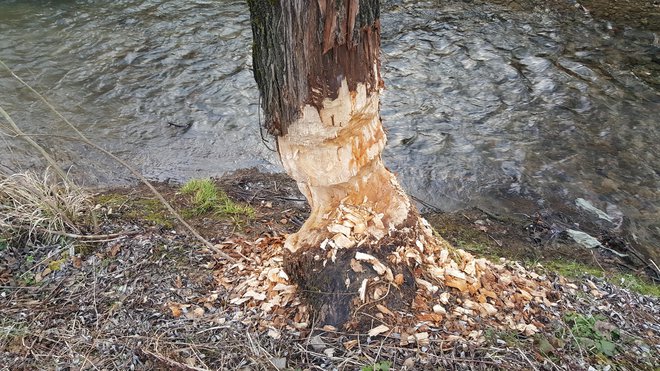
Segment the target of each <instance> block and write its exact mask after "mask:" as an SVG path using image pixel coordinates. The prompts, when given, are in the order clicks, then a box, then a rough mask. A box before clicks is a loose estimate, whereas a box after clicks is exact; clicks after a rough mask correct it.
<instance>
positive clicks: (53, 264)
mask: <svg viewBox="0 0 660 371" xmlns="http://www.w3.org/2000/svg"><path fill="white" fill-rule="evenodd" d="M66 260H67V259H66V258H62V259H58V260H52V261H50V262H49V263H48V268H49V269H50V270H51V271H53V272H56V271H59V270H60V269H62V264H64V263H65V262H66Z"/></svg>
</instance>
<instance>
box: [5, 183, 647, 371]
mask: <svg viewBox="0 0 660 371" xmlns="http://www.w3.org/2000/svg"><path fill="white" fill-rule="evenodd" d="M215 184H216V186H217V188H218V189H219V190H220V191H221V193H222V192H224V193H225V194H226V195H228V198H227V200H228V201H224V198H222V197H216V200H219V199H222V200H223V201H219V202H222V203H223V205H224V206H223V207H222V208H218V207H216V206H213V205H212V206H210V208H207V209H203V208H200V204H199V203H198V202H197V201H195V198H194V197H193V195H191V194H190V193H186V192H184V191H183V190H182V188H181V186H180V185H175V184H158V185H157V189H158V190H159V191H160V192H161V193H162V194H163V195H164V197H165V198H166V199H167V200H168V201H169V202H170V203H172V205H173V206H174V208H175V209H176V210H177V211H178V212H179V213H180V214H182V215H183V216H184V217H185V218H186V220H187V222H188V223H190V224H191V225H192V226H193V227H194V228H195V229H196V230H197V231H199V233H200V234H202V235H203V236H204V238H206V239H207V240H208V241H210V243H211V244H213V246H214V249H210V248H208V247H205V246H204V245H203V244H202V243H200V242H199V241H198V240H196V239H194V238H191V237H189V236H188V235H187V233H186V231H185V229H183V228H182V227H181V226H180V225H179V224H178V223H177V221H176V220H175V219H174V218H173V217H171V216H170V215H169V214H168V213H167V211H166V209H165V208H164V207H163V206H162V205H161V204H160V202H159V201H158V200H156V199H155V197H153V196H152V195H151V194H150V193H149V192H148V191H147V190H146V188H143V187H134V188H121V189H112V190H104V191H100V192H97V193H95V194H94V195H93V197H92V203H91V205H92V209H93V210H94V212H95V215H96V220H97V221H96V225H94V223H90V224H89V225H88V226H87V227H81V230H80V233H79V234H73V233H70V236H69V237H66V238H58V239H56V240H55V241H51V242H50V243H48V244H44V243H40V242H39V241H38V240H34V239H33V240H32V242H29V241H28V240H27V239H25V238H23V240H22V241H21V240H20V239H17V240H16V241H11V240H10V239H8V236H5V240H4V241H3V242H2V244H3V245H2V248H1V249H0V256H1V257H2V258H1V259H0V261H1V262H2V266H0V287H1V289H0V295H1V296H2V297H3V300H2V302H1V304H0V306H1V308H0V313H1V314H0V316H1V318H0V324H1V325H0V326H1V327H0V329H1V330H2V332H1V333H0V349H1V355H0V358H1V359H2V364H3V365H5V367H7V368H8V369H34V368H38V369H59V368H64V367H73V368H81V369H84V368H99V369H127V368H131V367H133V368H135V369H156V368H169V369H184V370H198V369H310V370H312V369H324V370H325V369H332V368H339V369H349V370H351V369H363V370H370V369H371V370H376V369H379V368H378V367H374V365H378V366H385V365H390V366H391V367H392V369H397V370H398V369H436V368H437V367H445V368H447V369H504V368H509V369H511V368H513V369H571V370H575V369H585V370H586V369H589V367H593V368H594V369H609V368H608V367H619V368H621V369H630V370H633V369H635V370H637V369H648V370H652V369H654V368H657V367H658V366H660V365H659V364H658V363H657V359H658V356H659V354H660V353H659V351H660V349H659V348H658V344H660V328H659V327H658V325H657V320H656V319H657V318H658V316H660V299H658V295H659V292H658V291H659V289H658V286H657V285H653V284H650V283H648V282H646V281H644V280H642V279H641V278H640V277H639V274H633V273H632V272H631V271H623V270H622V266H621V265H620V264H618V263H616V259H614V257H612V256H609V255H608V251H607V250H603V251H599V250H598V249H596V250H586V249H585V248H582V247H578V246H571V245H570V244H569V243H568V242H567V241H563V240H562V239H561V238H555V239H551V238H547V236H546V234H544V233H545V232H544V229H543V228H544V222H543V220H542V219H529V220H523V219H517V220H516V219H512V218H509V217H503V216H496V215H489V214H487V213H484V212H482V211H479V210H464V211H460V212H456V213H451V214H429V215H427V218H428V219H429V220H430V222H431V223H432V224H433V225H434V227H435V228H436V230H437V231H438V232H439V233H440V234H441V235H443V236H444V237H445V238H447V239H448V240H449V241H450V242H451V243H452V244H453V245H454V246H456V247H459V248H463V249H465V250H467V251H471V252H472V253H474V254H475V255H477V256H486V257H488V258H489V259H490V260H492V261H496V262H499V263H501V264H503V265H504V266H508V267H511V269H515V270H517V269H522V270H524V271H525V272H527V271H529V272H531V273H526V274H530V275H533V276H535V277H539V279H542V280H544V281H546V282H550V283H552V287H553V288H554V289H555V290H556V291H557V293H558V295H559V296H558V297H559V299H558V300H556V303H555V304H556V305H553V306H551V307H548V316H549V318H556V320H553V321H551V322H549V323H548V324H545V326H543V327H542V329H540V330H539V331H538V332H536V333H534V332H533V331H532V332H529V328H528V329H522V330H516V329H510V328H509V329H504V328H497V327H489V326H488V325H486V324H485V322H484V324H483V325H481V326H480V327H479V331H477V332H475V331H470V332H467V331H466V332H465V333H461V331H458V330H456V329H455V328H453V327H452V326H449V325H450V323H448V322H445V323H443V322H442V321H440V322H437V323H436V322H433V321H431V320H428V321H427V323H426V324H424V323H422V324H421V325H420V327H417V328H414V329H408V330H410V331H411V332H412V334H411V335H410V336H411V338H410V339H408V338H406V337H405V336H402V334H403V332H394V331H392V332H389V333H380V334H372V335H371V336H370V335H369V334H353V333H346V332H341V331H338V330H337V329H333V328H329V327H327V326H325V327H324V326H323V325H322V324H316V323H314V321H313V318H310V316H309V313H308V312H307V311H306V309H305V306H304V305H302V304H301V303H300V301H299V299H298V297H297V294H296V292H295V287H292V286H288V285H284V284H283V283H282V282H285V281H282V282H280V284H281V286H279V287H280V288H279V289H278V290H279V291H278V290H275V291H276V292H274V291H273V290H274V287H276V286H277V285H275V286H269V287H270V289H268V290H266V291H262V288H263V282H264V280H265V282H268V280H276V281H277V280H281V277H282V274H283V273H281V271H280V270H279V268H278V262H279V261H281V260H279V259H281V255H279V251H281V250H280V249H281V245H282V241H283V239H284V238H285V236H286V234H288V233H291V232H293V231H295V230H297V228H298V227H299V226H300V224H301V223H302V222H303V221H304V220H305V218H306V215H307V213H308V209H307V206H306V204H305V202H304V201H303V199H302V197H301V195H300V194H299V192H298V191H297V189H296V187H295V184H293V183H292V182H291V180H290V179H289V178H287V177H286V176H284V175H281V174H262V173H258V172H255V171H239V172H237V173H235V174H232V175H229V176H226V177H223V178H221V179H218V180H217V181H216V182H215ZM85 236H87V237H85ZM89 236H93V238H90V237H89ZM62 237H65V236H62ZM218 251H221V252H222V253H224V254H228V255H229V256H230V257H231V258H232V259H235V261H234V262H229V261H227V259H224V258H222V257H221V256H220V255H219V253H218ZM609 254H610V255H611V253H609ZM560 257H561V259H559V258H560ZM516 261H520V262H516ZM521 265H524V266H525V267H526V268H523V267H521ZM516 267H520V268H516ZM557 272H560V273H562V274H564V275H567V276H568V277H562V276H559V275H557ZM640 272H641V271H640ZM271 276H272V277H271ZM250 277H253V279H254V281H251V279H250ZM251 282H252V283H251ZM273 282H274V281H273ZM614 283H616V284H617V285H615V284H614ZM240 290H242V291H240ZM237 292H240V295H239V294H237ZM641 293H644V294H646V295H642V294H641ZM275 294H276V295H275ZM274 300H277V302H275V301H274ZM266 309H268V310H266ZM411 313H412V312H411ZM386 316H387V315H386ZM478 318H479V317H478V316H477V317H472V315H470V316H468V317H467V318H466V319H468V320H469V321H473V320H477V321H479V319H478ZM379 321H381V322H382V321H384V322H387V317H382V316H381V318H380V319H376V324H378V323H379ZM452 328H453V329H452ZM406 331H407V330H406ZM422 334H425V335H422ZM369 367H372V368H369ZM380 369H384V368H380Z"/></svg>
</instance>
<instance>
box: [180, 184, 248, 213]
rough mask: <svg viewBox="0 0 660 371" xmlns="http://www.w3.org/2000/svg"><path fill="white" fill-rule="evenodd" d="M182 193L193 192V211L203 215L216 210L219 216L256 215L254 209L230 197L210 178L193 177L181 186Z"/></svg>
mask: <svg viewBox="0 0 660 371" xmlns="http://www.w3.org/2000/svg"><path fill="white" fill-rule="evenodd" d="M181 193H183V194H191V195H192V203H193V213H194V214H195V215H201V214H205V213H209V212H214V213H215V214H216V215H218V216H223V217H224V216H244V217H247V218H253V217H254V209H253V208H252V207H250V206H248V205H240V204H238V203H236V202H234V201H232V200H230V199H229V197H228V196H227V194H226V193H225V192H223V191H222V190H218V188H217V187H216V186H215V184H214V183H213V181H211V180H210V179H192V180H190V181H188V182H187V183H186V184H184V185H183V187H181Z"/></svg>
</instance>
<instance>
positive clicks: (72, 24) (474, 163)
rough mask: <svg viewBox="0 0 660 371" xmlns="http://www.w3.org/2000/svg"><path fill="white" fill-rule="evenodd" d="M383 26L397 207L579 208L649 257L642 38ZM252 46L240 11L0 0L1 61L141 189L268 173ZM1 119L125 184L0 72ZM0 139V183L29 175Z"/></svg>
mask: <svg viewBox="0 0 660 371" xmlns="http://www.w3.org/2000/svg"><path fill="white" fill-rule="evenodd" d="M382 24H383V27H382V29H383V35H382V37H383V42H382V49H383V56H382V60H383V77H384V79H385V83H386V91H385V93H384V95H383V101H382V116H383V120H384V124H385V126H386V127H387V129H388V131H389V132H388V138H389V142H388V146H387V149H386V151H385V154H384V157H385V161H386V163H387V165H388V166H389V167H390V168H391V169H392V170H394V171H395V172H397V174H398V175H399V178H400V180H401V182H402V183H403V184H404V186H405V187H406V188H407V189H408V191H409V192H410V193H411V194H413V195H415V196H416V197H418V198H419V199H422V200H424V201H425V202H427V203H428V204H431V205H435V206H436V207H437V208H440V209H443V210H453V209H457V208H462V207H466V206H479V207H482V208H486V209H489V210H491V211H494V212H508V213H515V212H530V211H533V209H534V208H538V209H542V208H546V209H547V208H550V209H552V208H553V207H556V208H562V209H564V208H566V207H569V206H571V207H574V205H575V200H577V199H583V200H585V201H586V202H587V203H589V204H590V205H593V206H594V207H596V208H599V209H600V210H602V211H603V212H604V213H606V214H608V215H609V216H610V217H611V219H612V220H613V222H611V224H612V225H611V226H610V227H612V228H614V229H616V227H617V226H618V225H622V226H623V227H621V228H625V229H626V236H628V237H629V238H632V239H634V240H636V241H637V242H638V243H639V244H640V245H642V246H645V248H644V249H645V250H646V251H645V252H646V253H647V254H650V255H651V256H655V257H656V258H657V256H658V255H657V254H658V250H660V249H658V246H659V244H660V199H659V196H660V194H659V193H660V191H659V188H660V161H659V158H660V145H659V144H658V143H660V131H659V130H658V125H659V121H660V119H659V117H660V95H659V94H658V92H659V90H658V89H659V88H660V61H659V60H658V55H660V41H659V39H658V35H657V34H656V33H653V32H650V31H645V30H642V29H635V28H626V27H617V25H613V24H611V23H608V22H607V21H604V20H594V19H591V18H590V17H588V16H587V15H582V14H580V13H579V12H577V11H576V14H575V16H573V17H566V16H565V15H561V14H559V13H557V12H554V11H553V10H552V9H550V10H548V9H537V10H534V11H521V10H518V11H513V10H510V9H508V8H505V7H501V6H496V5H489V4H478V3H475V2H471V3H466V2H460V1H444V2H441V3H440V2H437V1H391V2H387V3H386V4H385V5H384V9H383V15H382ZM251 43H252V41H251V30H250V22H249V16H248V11H247V8H246V6H245V4H244V1H212V0H187V1H178V0H170V1H164V0H120V1H100V0H87V1H18V0H16V1H2V0H0V59H1V60H2V61H4V62H5V63H6V64H8V65H9V66H11V67H12V68H13V69H14V71H15V72H16V73H17V74H18V75H19V76H22V77H23V78H24V79H25V80H26V81H27V82H28V83H30V84H31V85H32V86H33V87H34V88H36V89H37V90H39V91H41V92H42V93H44V95H46V96H47V97H48V99H49V100H50V101H51V102H52V103H53V104H54V105H55V106H56V107H57V108H58V109H59V110H60V111H61V112H62V114H63V115H65V116H66V117H68V118H69V119H71V121H73V122H74V123H75V124H76V125H77V126H78V127H79V129H81V130H82V131H83V132H84V133H85V134H86V135H87V136H88V137H89V138H90V139H92V141H94V142H95V143H98V144H99V145H101V146H103V147H104V148H106V149H108V150H110V151H112V152H114V153H115V154H117V155H118V156H120V157H122V158H124V159H126V160H128V161H129V162H130V163H132V164H133V165H134V166H135V167H136V168H138V169H139V170H140V171H141V172H142V173H143V174H145V175H146V176H148V177H150V178H153V179H159V180H166V179H172V180H177V181H184V180H186V179H189V178H191V177H204V176H218V175H221V174H223V173H225V172H228V171H232V170H236V169H241V168H248V167H258V168H259V169H261V170H265V171H281V166H280V165H279V163H278V161H277V157H276V155H275V153H273V152H272V151H271V150H269V149H268V147H267V146H266V145H265V144H264V143H263V142H262V137H261V135H260V131H259V116H258V104H259V102H258V93H257V90H256V86H255V83H254V81H253V78H252V73H251V70H250V69H251V65H252V62H251V51H250V47H251ZM0 105H1V106H2V107H3V108H4V109H5V110H6V111H7V112H9V114H10V115H11V116H12V117H13V119H14V121H16V123H17V124H18V125H19V126H21V127H22V128H23V130H24V131H25V132H28V133H30V134H36V135H37V136H36V137H35V139H37V140H38V141H39V142H40V143H41V144H42V145H44V146H46V147H48V148H50V149H51V151H52V152H53V153H54V156H55V157H56V159H57V160H58V161H60V163H61V164H62V166H63V167H64V168H65V169H67V170H70V171H71V172H72V173H73V174H84V177H80V176H79V178H81V179H84V181H85V183H86V184H87V185H99V184H113V185H115V184H126V183H130V182H133V181H134V180H133V179H132V178H131V177H130V176H129V175H128V173H127V172H126V171H125V170H123V169H121V168H119V167H118V166H117V165H116V164H114V163H113V162H112V161H111V160H109V159H107V158H106V157H104V156H103V155H101V154H99V153H97V152H95V151H94V150H93V149H91V148H87V147H85V145H83V144H82V143H80V142H78V141H75V140H74V139H72V137H74V134H73V132H72V131H71V130H70V129H68V128H67V127H66V125H65V124H63V123H62V122H60V121H59V120H57V118H56V117H54V116H53V115H52V114H51V113H50V112H48V111H47V110H46V109H45V108H44V106H43V104H41V103H40V102H38V101H37V100H36V99H35V97H34V96H33V95H31V93H30V92H29V91H27V90H26V89H24V88H22V87H21V86H20V84H19V83H18V82H17V81H16V80H14V79H13V78H12V77H11V76H10V75H9V74H8V73H7V72H6V71H4V70H2V71H0ZM169 123H173V124H176V125H183V126H187V125H189V124H190V126H187V127H178V126H173V125H169ZM0 125H1V126H0V130H2V132H3V134H2V135H0V159H1V161H0V171H2V172H16V171H20V170H24V169H27V168H39V167H40V166H43V163H42V162H41V160H40V159H39V157H38V155H37V154H36V153H35V152H34V150H33V149H32V148H30V147H29V146H27V145H26V144H25V143H24V142H23V141H22V140H20V139H18V138H12V137H11V136H10V135H9V134H11V133H10V132H9V130H8V129H7V125H6V122H5V121H2V120H0ZM265 139H266V141H268V139H269V138H265ZM575 210H576V212H577V209H576V208H575ZM582 212H583V213H588V212H585V211H582ZM622 221H625V222H623V223H622ZM608 223H610V222H608Z"/></svg>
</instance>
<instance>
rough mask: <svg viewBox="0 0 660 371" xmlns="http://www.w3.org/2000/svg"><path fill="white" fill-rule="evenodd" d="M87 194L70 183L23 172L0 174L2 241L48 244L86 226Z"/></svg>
mask: <svg viewBox="0 0 660 371" xmlns="http://www.w3.org/2000/svg"><path fill="white" fill-rule="evenodd" d="M91 209H92V205H91V202H90V198H89V195H88V194H87V193H86V192H85V191H83V190H82V189H81V188H78V187H77V186H75V185H73V184H72V183H70V182H63V181H56V180H55V177H54V176H52V173H51V172H50V171H49V170H46V171H45V172H44V174H43V175H37V174H36V173H34V172H31V171H27V172H24V173H19V174H13V175H9V176H7V175H0V229H1V230H2V232H0V233H1V234H2V237H3V238H4V239H7V240H10V239H16V238H19V239H20V238H24V237H26V238H27V239H28V240H30V241H37V240H38V241H40V242H42V243H51V242H55V241H57V240H58V239H59V238H61V237H62V236H65V235H67V234H71V233H75V234H80V233H81V228H82V227H81V226H82V225H89V224H90V223H89V218H90V216H91Z"/></svg>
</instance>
